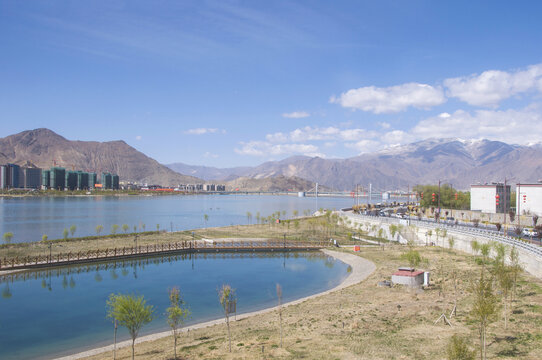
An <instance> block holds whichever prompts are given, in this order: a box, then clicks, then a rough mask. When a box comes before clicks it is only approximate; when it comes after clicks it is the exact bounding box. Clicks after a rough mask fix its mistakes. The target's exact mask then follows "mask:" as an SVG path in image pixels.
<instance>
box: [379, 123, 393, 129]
mask: <svg viewBox="0 0 542 360" xmlns="http://www.w3.org/2000/svg"><path fill="white" fill-rule="evenodd" d="M376 124H377V125H378V126H380V127H381V128H382V129H389V128H390V127H391V125H390V124H389V123H387V122H378V123H376Z"/></svg>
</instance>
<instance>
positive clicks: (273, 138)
mask: <svg viewBox="0 0 542 360" xmlns="http://www.w3.org/2000/svg"><path fill="white" fill-rule="evenodd" d="M376 135H377V133H376V132H375V131H368V130H365V129H359V128H356V129H339V128H337V127H334V126H329V127H311V126H305V127H303V128H297V129H295V130H292V131H290V132H289V133H283V132H277V133H274V134H267V135H266V136H265V139H266V140H267V141H269V142H273V143H286V142H307V141H320V140H323V141H333V140H343V141H355V140H360V139H361V138H370V137H374V136H376Z"/></svg>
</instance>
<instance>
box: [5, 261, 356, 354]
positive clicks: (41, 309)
mask: <svg viewBox="0 0 542 360" xmlns="http://www.w3.org/2000/svg"><path fill="white" fill-rule="evenodd" d="M347 271H348V266H347V265H346V264H344V263H342V262H341V261H338V260H335V259H333V258H330V257H328V256H326V255H324V254H322V253H320V252H291V253H282V252H281V253H235V254H232V253H220V254H198V255H196V256H192V255H186V254H184V255H178V256H171V257H156V258H148V259H140V260H130V261H123V262H109V263H102V264H92V265H88V266H87V265H85V266H73V267H66V268H61V269H54V270H49V271H41V272H29V273H19V274H13V275H9V276H5V277H0V290H1V293H2V297H1V298H0V354H1V356H0V357H1V358H2V359H36V358H37V359H40V358H43V359H47V358H52V357H55V356H61V355H66V354H70V353H75V352H79V351H82V350H85V349H88V348H92V347H96V346H101V345H105V344H109V343H111V342H112V335H113V326H112V322H111V321H110V320H109V319H106V310H105V304H106V300H107V298H108V297H109V295H110V294H111V293H134V294H138V295H143V296H144V297H145V299H147V302H148V303H150V304H151V305H153V306H154V307H155V309H156V314H157V318H156V319H155V320H154V321H153V322H152V323H151V324H149V325H147V326H146V327H144V328H143V331H142V335H144V334H148V333H152V332H157V331H165V330H167V329H168V327H167V323H166V320H165V316H164V312H165V309H166V308H167V306H168V297H167V290H168V288H171V287H173V286H178V287H179V288H180V289H181V293H182V295H183V298H184V300H185V301H186V303H187V304H188V306H189V307H190V311H191V312H192V315H191V317H190V318H189V319H188V321H187V322H186V324H191V323H198V322H203V321H207V320H211V319H217V318H220V317H221V316H222V312H221V307H220V304H219V302H218V296H217V289H218V288H219V287H220V286H221V285H222V284H225V283H227V284H230V285H231V286H232V287H233V288H235V289H236V292H237V298H238V303H237V312H238V313H244V312H250V311H254V310H259V309H263V308H266V307H270V306H274V305H275V304H276V301H277V299H276V292H275V287H276V284H277V283H279V284H280V285H281V286H282V288H283V301H285V302H286V301H291V300H294V299H298V298H301V297H304V296H307V295H311V294H315V293H318V292H321V291H325V290H327V289H330V288H332V287H334V286H336V285H338V284H339V283H340V282H341V281H342V280H343V279H344V278H345V277H346V276H347V275H348V273H347ZM127 338H128V334H127V332H126V331H125V330H124V329H120V331H119V339H120V340H123V339H127Z"/></svg>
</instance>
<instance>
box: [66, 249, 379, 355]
mask: <svg viewBox="0 0 542 360" xmlns="http://www.w3.org/2000/svg"><path fill="white" fill-rule="evenodd" d="M321 251H322V252H323V253H324V254H326V255H329V256H332V257H334V258H335V259H337V260H340V261H342V262H344V263H345V264H347V265H349V266H350V267H351V269H352V271H351V272H350V273H349V275H348V276H347V277H346V278H345V279H344V280H343V281H342V282H341V283H340V284H339V285H337V286H336V287H334V288H332V289H329V290H326V291H323V292H320V293H317V294H313V295H309V296H306V297H303V298H301V299H297V300H294V301H291V302H288V303H285V304H283V305H282V306H283V307H287V306H291V305H296V304H299V303H302V302H304V301H307V300H309V299H312V298H315V297H320V296H324V295H327V294H329V293H332V292H335V291H338V290H341V289H344V288H346V287H349V286H351V285H354V284H357V283H359V282H361V281H363V280H364V279H366V278H367V277H368V276H369V275H370V274H371V273H372V272H373V271H374V270H375V269H376V266H375V264H374V263H372V262H371V261H369V260H366V259H364V258H362V257H360V256H357V255H354V254H348V253H344V252H339V251H333V250H328V249H322V250H321ZM276 309H277V306H273V307H270V308H266V309H262V310H258V311H252V312H248V313H243V314H238V315H237V316H236V320H233V319H232V320H233V321H239V320H242V319H246V318H248V317H252V316H256V315H259V314H264V313H268V312H272V311H274V310H276ZM232 320H230V321H232ZM222 323H224V319H223V318H220V319H216V320H211V321H206V322H202V323H199V324H194V325H191V326H187V327H184V328H183V329H182V332H187V331H190V330H195V329H201V328H206V327H210V326H214V325H217V324H222ZM168 336H172V333H171V331H163V332H159V333H155V334H150V335H146V336H142V337H140V338H138V339H137V340H136V344H139V343H143V342H147V341H154V340H158V339H161V338H164V337H168ZM131 344H132V342H131V340H126V341H122V342H119V343H117V349H120V348H123V347H128V346H131ZM108 351H113V345H108V346H103V347H99V348H95V349H91V350H87V351H83V352H80V353H76V354H72V355H68V356H64V357H59V358H56V360H75V359H82V358H85V357H88V356H93V355H97V354H101V353H104V352H108Z"/></svg>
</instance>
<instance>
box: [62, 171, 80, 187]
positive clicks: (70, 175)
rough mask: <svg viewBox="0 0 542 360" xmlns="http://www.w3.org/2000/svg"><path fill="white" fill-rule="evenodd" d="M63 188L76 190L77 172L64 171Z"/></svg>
mask: <svg viewBox="0 0 542 360" xmlns="http://www.w3.org/2000/svg"><path fill="white" fill-rule="evenodd" d="M65 179H66V180H65V182H64V187H65V188H66V189H68V190H76V189H77V171H66V175H65Z"/></svg>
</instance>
